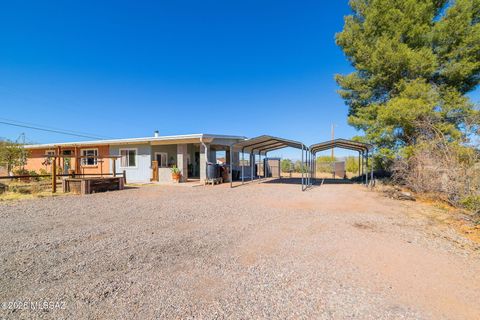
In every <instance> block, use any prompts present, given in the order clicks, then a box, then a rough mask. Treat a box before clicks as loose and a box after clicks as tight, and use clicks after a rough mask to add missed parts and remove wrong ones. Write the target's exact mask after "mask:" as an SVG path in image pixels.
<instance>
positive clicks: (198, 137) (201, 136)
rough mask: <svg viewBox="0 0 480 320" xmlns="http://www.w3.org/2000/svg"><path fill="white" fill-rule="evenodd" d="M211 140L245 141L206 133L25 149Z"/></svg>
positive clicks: (39, 145)
mask: <svg viewBox="0 0 480 320" xmlns="http://www.w3.org/2000/svg"><path fill="white" fill-rule="evenodd" d="M213 139H226V140H245V139H246V137H243V136H230V135H221V134H208V133H196V134H184V135H174V136H158V137H144V138H128V139H109V140H92V141H77V142H62V143H46V144H31V145H26V146H25V148H26V149H42V148H53V147H62V146H64V147H75V146H91V145H123V144H137V143H152V144H155V143H162V142H169V141H171V142H173V141H175V140H178V141H179V142H181V141H191V140H199V141H200V140H204V141H205V142H211V141H213Z"/></svg>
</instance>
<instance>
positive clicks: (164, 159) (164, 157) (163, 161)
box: [155, 152, 168, 168]
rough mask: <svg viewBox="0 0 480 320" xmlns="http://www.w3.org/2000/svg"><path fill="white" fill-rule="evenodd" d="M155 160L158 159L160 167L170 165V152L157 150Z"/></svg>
mask: <svg viewBox="0 0 480 320" xmlns="http://www.w3.org/2000/svg"><path fill="white" fill-rule="evenodd" d="M155 160H157V162H158V167H159V168H167V167H168V154H167V153H166V152H155Z"/></svg>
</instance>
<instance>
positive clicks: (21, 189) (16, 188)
mask: <svg viewBox="0 0 480 320" xmlns="http://www.w3.org/2000/svg"><path fill="white" fill-rule="evenodd" d="M8 191H10V192H13V193H21V194H30V193H32V190H31V188H30V186H28V185H24V184H22V185H17V184H10V185H9V186H8Z"/></svg>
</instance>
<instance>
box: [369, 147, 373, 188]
mask: <svg viewBox="0 0 480 320" xmlns="http://www.w3.org/2000/svg"><path fill="white" fill-rule="evenodd" d="M371 158H372V169H371V170H370V183H371V184H372V187H373V153H372V155H371Z"/></svg>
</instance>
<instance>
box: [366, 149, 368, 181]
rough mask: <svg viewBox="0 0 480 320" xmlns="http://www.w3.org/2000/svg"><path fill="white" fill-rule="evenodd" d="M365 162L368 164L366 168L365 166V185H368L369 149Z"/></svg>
mask: <svg viewBox="0 0 480 320" xmlns="http://www.w3.org/2000/svg"><path fill="white" fill-rule="evenodd" d="M365 164H366V168H365V185H366V186H368V150H367V156H366V158H365Z"/></svg>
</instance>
